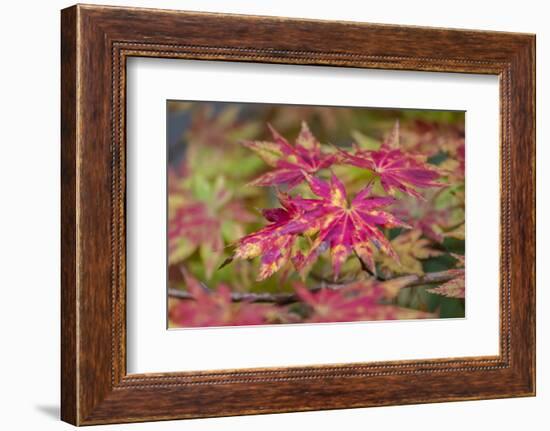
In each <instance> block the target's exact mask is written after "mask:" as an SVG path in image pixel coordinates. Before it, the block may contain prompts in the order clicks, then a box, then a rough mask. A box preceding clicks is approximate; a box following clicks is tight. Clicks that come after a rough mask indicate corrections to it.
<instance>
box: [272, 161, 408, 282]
mask: <svg viewBox="0 0 550 431" xmlns="http://www.w3.org/2000/svg"><path fill="white" fill-rule="evenodd" d="M304 176H305V178H306V180H307V182H308V184H309V186H310V188H311V191H312V192H313V193H314V194H316V195H317V196H319V198H320V199H303V198H300V197H296V198H294V199H293V203H294V204H295V205H296V207H297V208H299V209H301V210H302V212H303V215H302V216H301V217H299V218H297V219H296V220H293V221H291V222H288V223H287V224H286V226H285V227H284V228H282V229H281V232H282V233H297V232H304V231H305V230H307V229H309V228H310V227H311V225H312V224H313V223H315V226H316V227H317V228H318V229H319V233H318V235H317V237H316V238H315V241H314V242H313V244H312V246H311V249H310V250H309V253H308V255H307V256H306V257H305V258H304V259H303V261H302V262H301V263H300V266H301V267H304V266H306V265H308V264H310V263H312V262H313V260H314V259H315V258H316V257H317V256H318V255H319V254H320V253H322V252H323V251H325V250H327V249H330V253H331V258H332V267H333V272H334V277H335V278H337V277H338V274H339V272H340V268H341V266H342V263H343V262H344V260H345V259H346V258H347V257H348V256H349V255H350V254H351V253H355V254H357V256H358V257H359V258H360V259H361V260H362V262H363V263H364V264H365V265H367V267H368V268H369V269H370V270H371V271H372V272H374V262H373V257H372V253H373V251H372V247H371V245H374V246H375V247H376V248H378V249H380V250H381V251H383V252H384V253H386V254H388V255H390V256H392V257H393V258H395V259H397V255H396V253H395V251H394V250H393V249H392V247H391V245H390V243H389V241H388V240H387V238H386V237H385V236H384V234H383V233H382V231H381V230H380V229H379V226H381V227H408V226H407V225H406V224H405V223H403V222H402V221H400V220H399V219H397V218H396V217H394V216H393V215H392V214H390V213H388V212H385V211H382V210H381V209H380V208H382V207H385V206H387V205H390V204H392V203H393V202H394V198H392V197H388V196H384V197H376V196H370V193H371V190H372V184H369V185H367V186H366V187H365V188H363V189H362V190H361V191H359V192H358V193H357V194H356V195H355V197H354V198H353V199H352V200H351V201H348V197H347V193H346V189H345V188H344V185H343V184H342V182H341V181H340V180H339V179H338V177H336V175H334V174H333V175H332V178H331V180H330V183H328V182H325V181H323V180H321V179H319V178H316V177H312V176H311V175H309V174H307V173H305V172H304Z"/></svg>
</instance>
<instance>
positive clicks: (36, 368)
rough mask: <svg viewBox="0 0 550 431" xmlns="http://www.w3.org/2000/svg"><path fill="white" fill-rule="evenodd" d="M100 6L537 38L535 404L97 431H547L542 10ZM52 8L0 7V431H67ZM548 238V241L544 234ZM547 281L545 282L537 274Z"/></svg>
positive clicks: (218, 0)
mask: <svg viewBox="0 0 550 431" xmlns="http://www.w3.org/2000/svg"><path fill="white" fill-rule="evenodd" d="M102 3H104V4H118V5H131V6H143V7H161V8H172V9H187V10H203V11H217V12H233V13H247V14H258V15H280V16H291V17H307V18H321V19H339V20H355V21H368V22H379V23H392V24H412V25H428V26H439V27H456V28H477V29H486V30H505V31H519V32H532V33H536V34H537V76H538V80H537V90H538V97H537V113H538V115H537V117H538V119H539V122H538V125H537V140H538V157H539V163H538V167H539V172H538V175H537V176H538V178H537V181H538V190H539V193H538V206H537V207H538V214H537V218H538V220H539V228H538V241H537V243H538V246H537V248H538V289H537V290H538V293H537V301H538V306H537V311H538V319H537V324H538V348H537V354H538V382H537V383H538V396H537V397H536V398H524V399H509V400H494V401H476V402H460V403H446V404H432V405H418V406H406V407H385V408H371V409H356V410H340V411H328V412H310V413H292V414H284V415H268V416H246V417H237V418H221V419H206V420H193V421H185V422H181V421H179V422H178V421H176V422H163V423H154V424H134V425H122V426H117V427H116V428H115V427H114V426H105V427H98V428H95V429H118V430H122V429H135V430H142V429H143V430H172V429H174V430H175V429H178V430H228V429H233V430H237V429H238V430H243V431H246V430H254V431H256V430H258V429H262V430H275V429H285V428H287V429H297V430H300V429H303V430H307V429H317V430H334V429H346V430H364V429H380V428H384V429H389V430H393V429H400V428H406V429H407V430H423V431H429V430H445V431H452V430H464V429H477V428H481V427H490V429H498V430H501V431H506V430H514V431H515V430H517V429H529V430H544V429H548V426H549V424H550V413H549V408H548V407H549V406H550V371H549V366H548V365H547V364H548V363H549V361H550V342H549V340H548V338H549V334H550V330H549V329H548V328H550V318H549V317H548V313H547V312H546V314H545V312H544V311H543V310H548V308H549V307H550V295H549V294H548V293H546V292H545V285H546V286H548V285H549V283H550V271H549V270H548V269H547V268H545V267H544V262H545V261H546V262H547V261H548V259H549V254H550V249H549V247H545V243H550V228H549V227H548V226H544V224H543V220H544V219H547V220H548V218H549V217H550V197H549V194H548V191H547V189H546V191H544V192H543V190H544V189H543V188H544V185H547V187H548V186H550V170H548V169H546V172H543V169H542V168H541V167H543V166H545V165H546V166H547V165H548V163H550V150H549V149H548V147H547V146H545V145H543V143H544V142H546V141H548V139H549V134H550V126H548V122H545V121H544V119H546V118H548V117H549V116H550V99H548V97H550V93H549V85H550V64H549V61H550V59H549V58H550V57H549V54H548V53H549V52H550V28H549V27H548V18H549V17H550V16H549V15H550V14H549V13H548V12H547V11H546V10H545V2H543V1H540V0H539V1H537V0H523V1H520V2H518V1H513V2H512V1H504V0H500V1H488V2H480V1H478V0H474V1H471V0H453V1H451V2H443V1H442V0H438V1H423V0H417V1H415V2H412V1H406V0H400V1H393V2H359V1H357V0H338V1H337V2H323V3H321V2H313V1H311V0H309V1H306V0H302V1H297V0H264V1H260V0H256V1H254V2H252V1H245V0H241V1H239V0H225V1H224V0H180V1H169V0H157V1H154V0H130V1H123V0H119V1H116V2H111V1H106V0H105V1H102ZM70 4H71V3H70V2H67V1H60V0H49V1H47V2H41V1H25V2H17V1H11V2H4V3H3V5H2V12H1V14H0V32H1V39H0V40H1V41H2V42H1V43H2V60H1V64H0V109H1V115H0V118H1V121H0V192H1V194H0V199H1V200H0V202H1V207H0V262H1V265H0V288H1V296H0V298H1V299H0V330H1V335H2V343H1V354H0V372H1V373H2V379H1V381H0V403H1V404H0V405H2V409H1V414H0V427H1V428H2V429H8V430H19V429H40V430H44V431H46V430H58V429H59V430H62V429H70V426H69V425H66V424H63V423H61V422H59V421H58V419H57V417H58V410H59V402H58V399H59V218H60V215H59V108H60V106H59V88H60V84H59V9H61V8H63V7H66V6H68V5H70ZM545 228H546V229H545ZM545 269H546V271H545Z"/></svg>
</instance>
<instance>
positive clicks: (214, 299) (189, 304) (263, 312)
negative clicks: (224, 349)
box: [169, 273, 274, 327]
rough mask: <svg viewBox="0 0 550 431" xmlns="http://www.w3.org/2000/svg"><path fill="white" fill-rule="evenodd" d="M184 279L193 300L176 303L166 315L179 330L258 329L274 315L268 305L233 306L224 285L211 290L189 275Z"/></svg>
mask: <svg viewBox="0 0 550 431" xmlns="http://www.w3.org/2000/svg"><path fill="white" fill-rule="evenodd" d="M184 277H185V284H186V288H187V291H188V292H189V293H190V294H191V296H192V299H182V300H179V301H178V302H176V303H175V304H174V305H173V306H172V307H171V308H170V311H169V318H170V320H171V321H172V322H173V323H174V324H176V325H178V326H181V327H203V326H241V325H261V324H263V323H266V321H267V319H268V317H269V314H271V313H273V312H274V308H273V307H272V306H269V305H260V304H251V303H249V302H240V303H234V302H232V299H231V289H230V288H229V287H228V286H227V285H225V284H220V285H219V286H218V287H217V288H216V290H211V289H209V288H208V287H206V286H204V285H203V284H201V283H200V282H199V281H198V280H196V279H195V278H194V277H192V276H191V275H190V274H188V273H184Z"/></svg>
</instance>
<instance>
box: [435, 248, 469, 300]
mask: <svg viewBox="0 0 550 431" xmlns="http://www.w3.org/2000/svg"><path fill="white" fill-rule="evenodd" d="M453 257H454V258H455V259H457V261H458V262H457V263H458V265H460V266H464V263H465V262H464V261H465V257H464V256H460V255H458V254H453ZM448 272H449V273H450V274H452V275H454V278H453V279H451V280H449V281H447V282H445V283H443V284H442V285H441V286H438V287H434V288H433V289H428V290H427V291H428V292H430V293H435V294H437V295H442V296H446V297H448V298H464V297H465V296H466V272H465V270H464V268H461V269H451V270H449V271H448Z"/></svg>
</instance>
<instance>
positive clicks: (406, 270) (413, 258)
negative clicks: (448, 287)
mask: <svg viewBox="0 0 550 431" xmlns="http://www.w3.org/2000/svg"><path fill="white" fill-rule="evenodd" d="M421 236H422V231H420V230H418V229H414V230H411V231H409V232H406V233H402V234H401V235H398V236H397V237H395V238H394V239H393V240H392V241H391V245H392V247H393V249H394V250H395V252H396V253H397V255H398V257H399V261H398V262H396V261H395V260H394V259H389V258H388V257H387V256H381V258H380V260H381V264H382V267H383V268H384V269H386V270H389V271H390V272H395V273H398V274H417V275H423V274H424V270H423V269H422V262H421V260H422V259H427V258H429V257H436V256H440V255H441V254H443V253H442V252H441V251H439V250H436V249H434V248H432V247H431V246H430V245H431V242H430V240H428V239H425V238H421Z"/></svg>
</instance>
